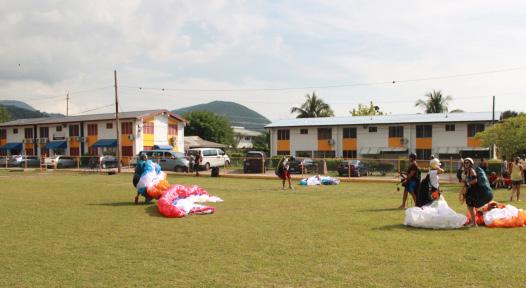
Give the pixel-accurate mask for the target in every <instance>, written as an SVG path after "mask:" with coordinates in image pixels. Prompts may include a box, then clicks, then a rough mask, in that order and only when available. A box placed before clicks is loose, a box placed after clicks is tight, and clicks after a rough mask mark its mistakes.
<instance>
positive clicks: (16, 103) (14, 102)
mask: <svg viewBox="0 0 526 288" xmlns="http://www.w3.org/2000/svg"><path fill="white" fill-rule="evenodd" d="M0 106H14V107H18V108H22V109H26V110H29V111H37V109H35V108H33V107H31V105H29V104H27V103H24V102H22V101H17V100H0Z"/></svg>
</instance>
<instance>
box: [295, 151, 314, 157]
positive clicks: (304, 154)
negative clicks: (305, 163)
mask: <svg viewBox="0 0 526 288" xmlns="http://www.w3.org/2000/svg"><path fill="white" fill-rule="evenodd" d="M296 157H309V158H310V157H312V151H296Z"/></svg>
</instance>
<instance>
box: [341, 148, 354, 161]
mask: <svg viewBox="0 0 526 288" xmlns="http://www.w3.org/2000/svg"><path fill="white" fill-rule="evenodd" d="M343 158H346V159H348V158H356V150H343Z"/></svg>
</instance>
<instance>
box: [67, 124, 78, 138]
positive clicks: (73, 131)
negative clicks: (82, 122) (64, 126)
mask: <svg viewBox="0 0 526 288" xmlns="http://www.w3.org/2000/svg"><path fill="white" fill-rule="evenodd" d="M69 136H70V137H71V136H79V125H69Z"/></svg>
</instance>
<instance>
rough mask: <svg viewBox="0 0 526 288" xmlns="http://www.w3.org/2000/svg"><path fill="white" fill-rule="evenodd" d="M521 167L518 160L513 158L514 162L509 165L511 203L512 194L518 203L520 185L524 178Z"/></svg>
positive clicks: (511, 199)
mask: <svg viewBox="0 0 526 288" xmlns="http://www.w3.org/2000/svg"><path fill="white" fill-rule="evenodd" d="M523 169H524V168H523V165H522V164H521V163H520V158H519V157H515V161H514V162H513V163H512V164H511V195H510V201H513V194H516V195H517V201H520V196H521V184H522V180H523V178H524V170H523Z"/></svg>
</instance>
